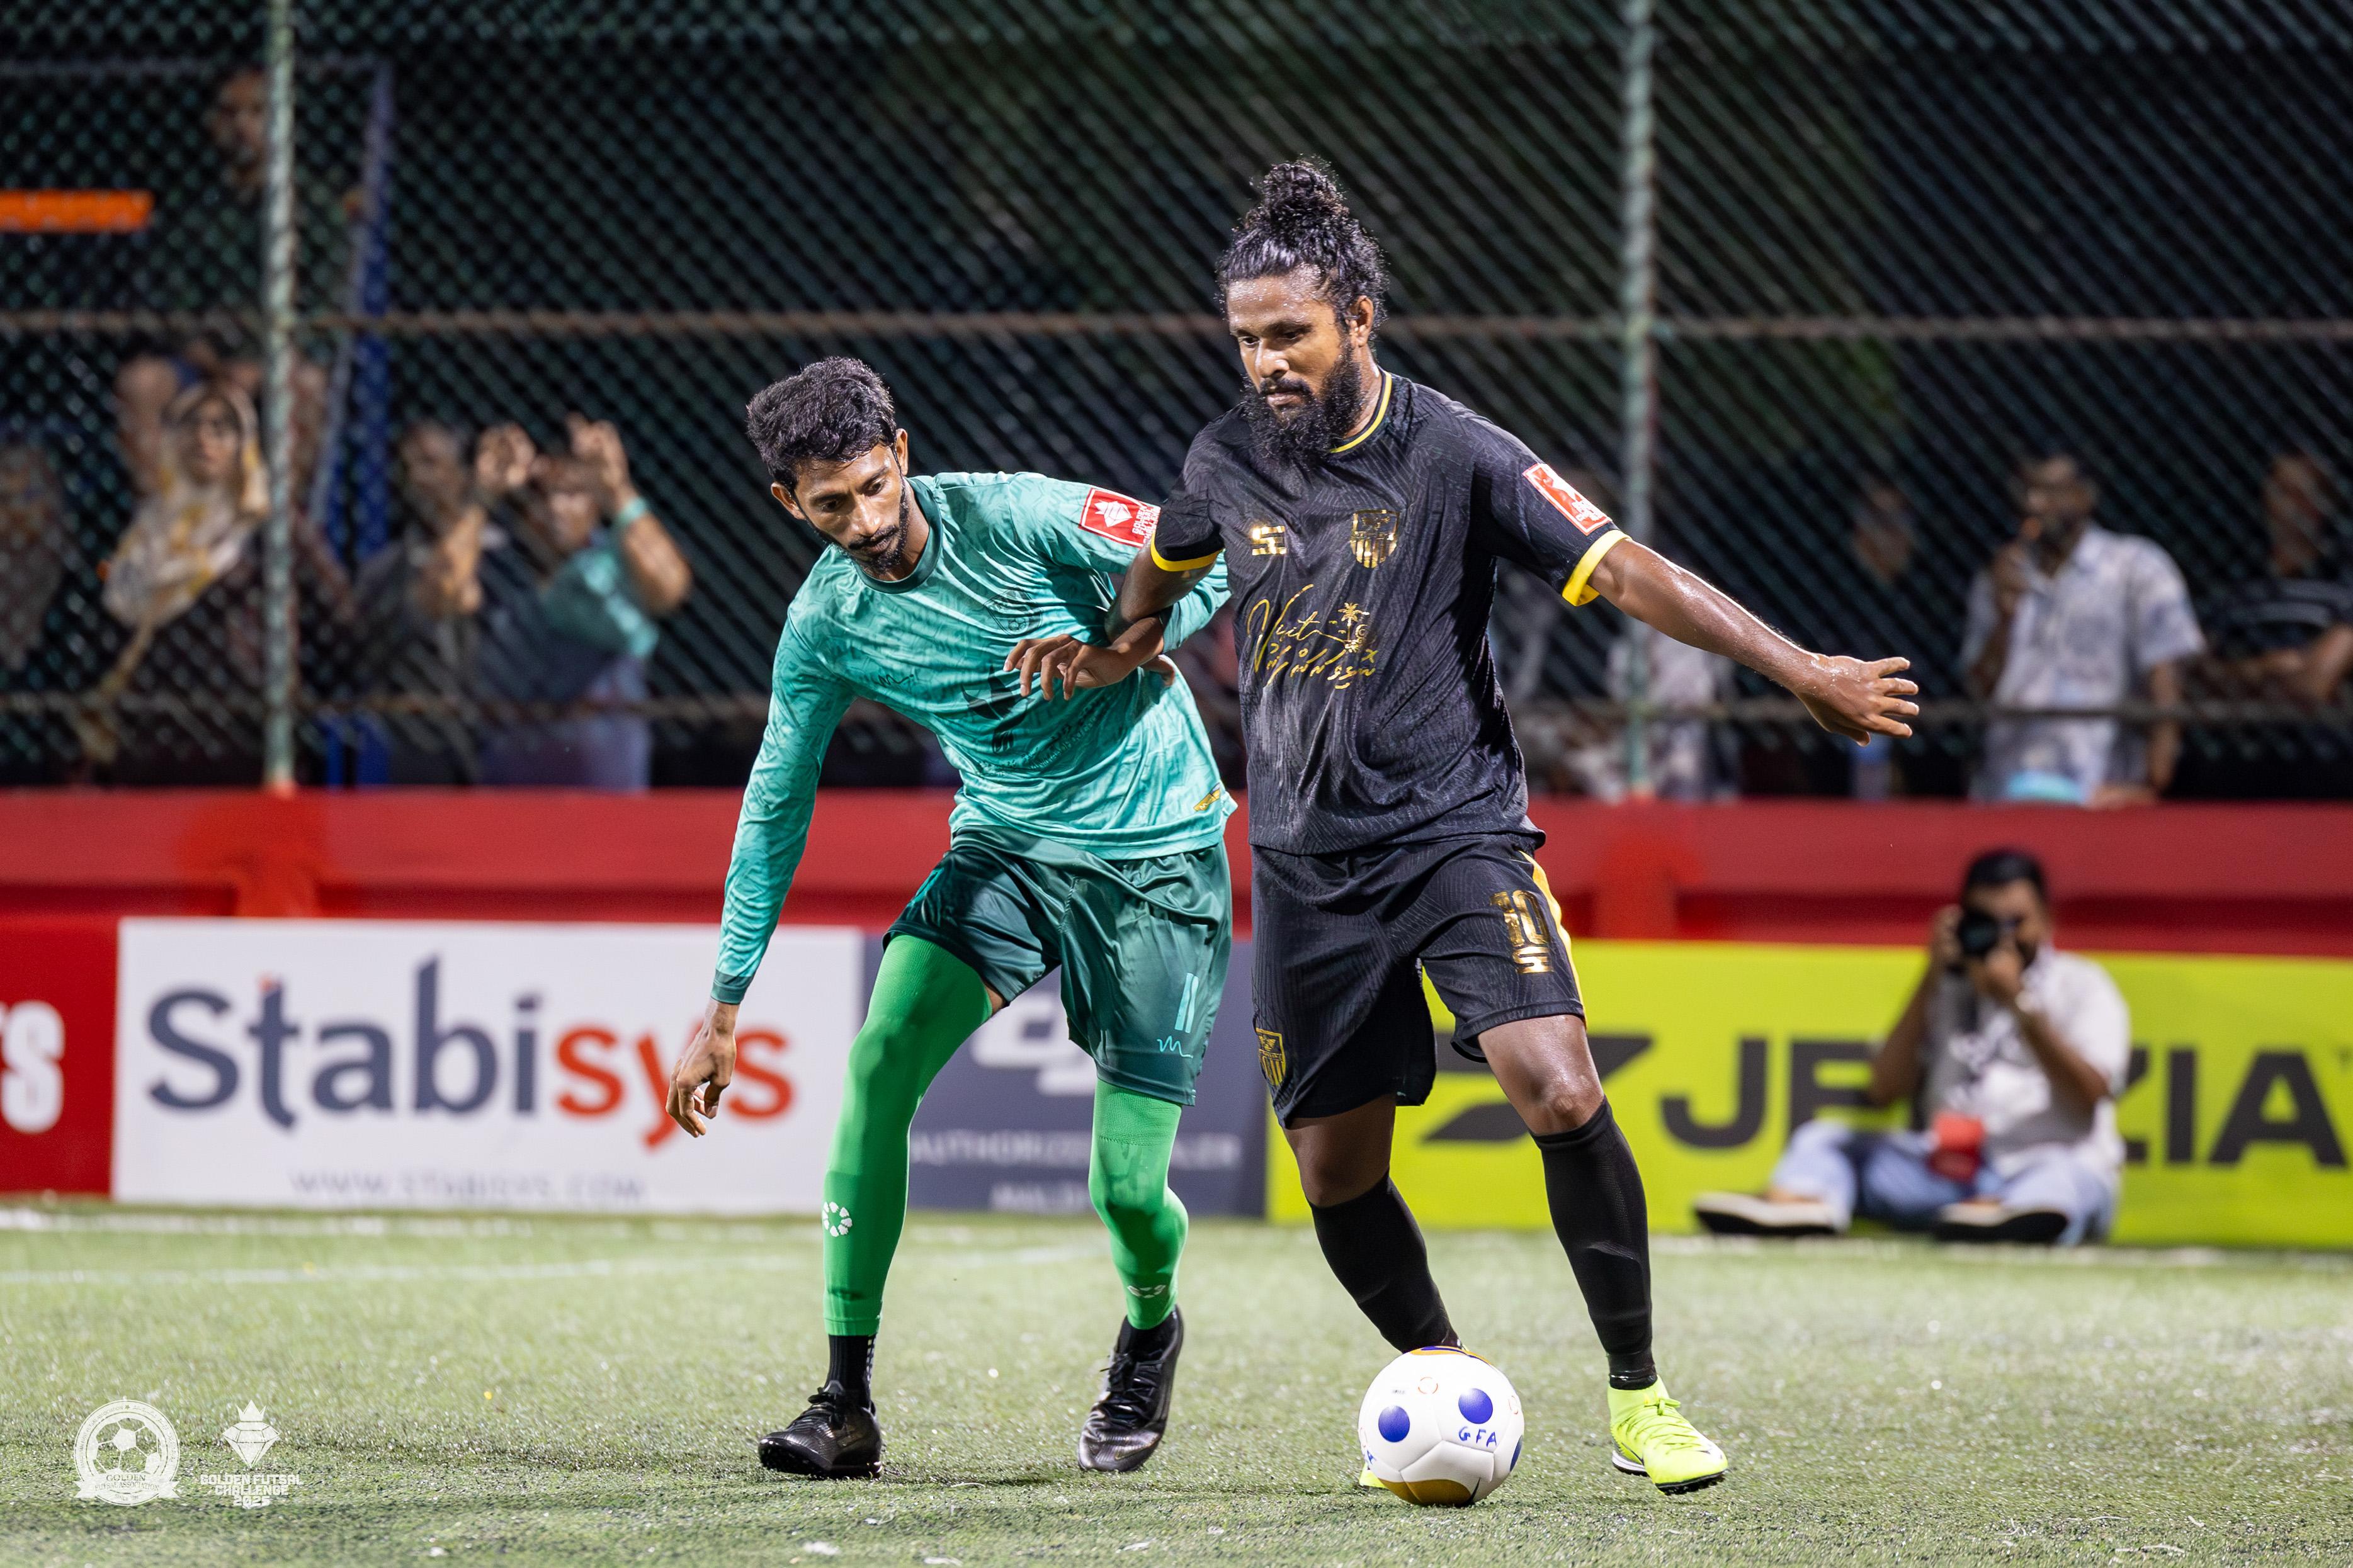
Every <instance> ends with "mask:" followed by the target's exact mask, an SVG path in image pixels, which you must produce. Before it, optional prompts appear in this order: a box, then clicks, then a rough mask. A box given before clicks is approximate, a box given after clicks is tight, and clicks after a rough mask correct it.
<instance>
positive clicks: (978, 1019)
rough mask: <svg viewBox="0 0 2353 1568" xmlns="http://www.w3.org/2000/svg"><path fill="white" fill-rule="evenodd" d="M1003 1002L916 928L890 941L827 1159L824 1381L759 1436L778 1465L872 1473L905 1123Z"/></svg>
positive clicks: (825, 1472) (902, 1207)
mask: <svg viewBox="0 0 2353 1568" xmlns="http://www.w3.org/2000/svg"><path fill="white" fill-rule="evenodd" d="M995 1002H996V999H995V998H994V997H992V996H991V994H990V993H989V989H988V987H987V985H986V984H984V983H983V982H982V980H981V978H980V976H979V975H978V974H977V973H975V972H974V971H973V969H972V966H971V965H969V964H967V963H965V962H964V961H963V960H962V959H960V958H957V957H955V955H954V954H952V953H949V952H945V951H944V950H943V949H941V948H939V947H937V946H934V944H933V943H931V942H925V941H923V939H922V938H920V937H913V936H906V935H900V936H896V937H894V938H892V940H891V942H890V943H889V945H887V946H886V947H885V948H884V949H883V950H882V963H881V970H880V971H879V973H877V974H876V975H875V979H874V994H873V997H872V999H871V1002H870V1003H869V1004H868V1006H867V1013H866V1023H865V1025H864V1026H862V1027H861V1028H860V1030H859V1031H858V1036H857V1037H856V1039H854V1040H853V1041H852V1042H851V1043H850V1047H849V1071H848V1073H847V1074H846V1075H845V1077H844V1079H843V1083H842V1096H841V1114H840V1116H839V1119H838V1120H837V1121H835V1122H834V1129H833V1153H832V1156H831V1158H830V1159H829V1160H828V1163H827V1167H826V1174H825V1207H824V1210H823V1214H822V1219H823V1226H824V1231H825V1237H824V1243H823V1246H824V1255H825V1317H826V1323H825V1327H826V1337H827V1345H828V1366H827V1370H826V1381H825V1385H824V1386H823V1387H822V1388H821V1389H819V1390H818V1394H816V1395H815V1397H814V1398H812V1399H811V1401H810V1403H809V1408H808V1409H807V1411H805V1412H804V1413H803V1414H802V1415H801V1416H800V1418H799V1419H797V1420H796V1421H794V1422H793V1423H792V1425H791V1426H787V1427H786V1428H785V1429H784V1430H783V1431H781V1432H776V1433H772V1434H770V1436H768V1437H766V1438H765V1439H764V1440H763V1441H762V1442H761V1444H760V1462H761V1463H762V1464H764V1465H765V1466H767V1467H768V1468H770V1469H776V1470H786V1471H789V1472H791V1473H793V1474H797V1475H810V1476H826V1477H833V1476H853V1475H871V1474H873V1473H874V1471H875V1469H876V1468H878V1467H879V1466H880V1464H881V1457H882V1436H881V1428H880V1426H879V1425H878V1423H877V1422H876V1421H875V1418H874V1414H873V1411H874V1400H873V1391H872V1387H871V1383H872V1374H873V1362H874V1336H875V1334H876V1333H877V1332H878V1331H880V1329H881V1321H882V1287H883V1283H884V1281H885V1280H886V1279H887V1278H888V1277H889V1275H890V1272H891V1259H892V1255H893V1254H894V1253H895V1252H896V1251H897V1250H898V1246H899V1237H900V1233H901V1231H902V1229H903V1228H904V1226H905V1224H906V1218H907V1154H908V1132H909V1129H910V1128H911V1127H912V1126H913V1122H914V1120H915V1107H916V1106H917V1105H918V1104H919V1103H921V1101H922V1100H923V1091H924V1090H925V1089H929V1088H930V1087H931V1083H932V1079H934V1078H936V1077H938V1076H939V1071H940V1068H943V1067H944V1066H946V1065H947V1060H948V1058H950V1057H952V1056H954V1055H955V1052H956V1048H957V1047H959V1046H961V1045H963V1044H964V1042H965V1038H966V1037H969V1036H970V1035H971V1034H972V1032H973V1031H974V1030H975V1029H976V1028H978V1027H979V1026H981V1024H982V1023H983V1022H985V1021H986V1020H987V1017H988V1015H989V1012H990V1010H991V1008H992V1007H993V1005H995Z"/></svg>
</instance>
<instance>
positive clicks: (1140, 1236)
mask: <svg viewBox="0 0 2353 1568" xmlns="http://www.w3.org/2000/svg"><path fill="white" fill-rule="evenodd" d="M1181 1110H1182V1108H1181V1107H1179V1106H1177V1105H1176V1104H1175V1103H1174V1102H1172V1101H1169V1100H1158V1099H1155V1098H1154V1097H1152V1096H1151V1095H1148V1094H1138V1093H1136V1092H1135V1091H1134V1090H1133V1089H1121V1088H1119V1087H1118V1086H1117V1085H1115V1084H1113V1083H1110V1082H1107V1081H1105V1080H1103V1079H1097V1080H1096V1082H1095V1128H1094V1147H1093V1149H1092V1151H1091V1152H1090V1154H1089V1156H1088V1161H1087V1195H1088V1196H1089V1197H1090V1198H1092V1200H1093V1201H1094V1205H1095V1213H1096V1214H1098V1215H1102V1216H1103V1228H1104V1229H1105V1230H1107V1231H1109V1232H1110V1233H1111V1260H1112V1267H1113V1268H1114V1269H1115V1270H1116V1271H1117V1272H1118V1274H1119V1281H1120V1287H1121V1289H1122V1290H1123V1291H1124V1293H1125V1296H1126V1303H1127V1310H1126V1314H1125V1316H1124V1318H1123V1319H1122V1321H1121V1322H1120V1326H1119V1333H1118V1336H1117V1337H1116V1338H1115V1339H1114V1340H1113V1342H1112V1352H1111V1363H1110V1365H1109V1366H1108V1367H1107V1368H1106V1369H1105V1372H1104V1377H1103V1393H1102V1394H1101V1396H1100V1397H1098V1398H1097V1399H1096V1401H1095V1403H1094V1405H1093V1407H1092V1409H1090V1410H1089V1411H1088V1412H1087V1416H1086V1420H1085V1421H1084V1422H1083V1423H1082V1424H1081V1426H1080V1427H1079V1462H1080V1463H1081V1464H1082V1465H1084V1466H1086V1467H1087V1468H1089V1469H1095V1470H1133V1469H1136V1468H1141V1467H1142V1466H1143V1465H1144V1464H1145V1461H1147V1460H1149V1459H1150V1458H1152V1456H1153V1455H1154V1454H1155V1452H1157V1451H1158V1449H1159V1447H1160V1440H1161V1438H1162V1437H1164V1436H1166V1434H1167V1431H1168V1416H1169V1412H1170V1411H1171V1410H1172V1409H1173V1408H1174V1406H1175V1402H1176V1361H1177V1357H1178V1356H1179V1355H1180V1354H1181V1353H1182V1352H1183V1351H1184V1348H1185V1314H1184V1313H1183V1312H1181V1311H1180V1310H1177V1306H1176V1266H1177V1264H1178V1262H1179V1261H1180V1260H1181V1259H1182V1258H1184V1255H1185V1237H1186V1233H1187V1229H1188V1226H1189V1222H1188V1218H1187V1215H1186V1213H1185V1205H1184V1201H1183V1200H1182V1199H1180V1198H1178V1197H1177V1195H1176V1193H1175V1192H1174V1191H1172V1190H1171V1189H1170V1187H1169V1185H1168V1162H1169V1156H1170V1155H1171V1153H1173V1152H1175V1149H1176V1121H1177V1117H1178V1115H1179V1114H1180V1113H1181Z"/></svg>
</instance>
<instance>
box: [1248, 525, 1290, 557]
mask: <svg viewBox="0 0 2353 1568" xmlns="http://www.w3.org/2000/svg"><path fill="white" fill-rule="evenodd" d="M1250 553H1251V554H1252V555H1288V554H1290V553H1291V531H1290V530H1289V529H1287V528H1285V527H1283V526H1282V524H1281V523H1279V522H1253V523H1251V524H1250Z"/></svg>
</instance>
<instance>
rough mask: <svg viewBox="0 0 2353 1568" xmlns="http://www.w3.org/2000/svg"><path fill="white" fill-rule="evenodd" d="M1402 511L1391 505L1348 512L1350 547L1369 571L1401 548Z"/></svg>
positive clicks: (1357, 562)
mask: <svg viewBox="0 0 2353 1568" xmlns="http://www.w3.org/2000/svg"><path fill="white" fill-rule="evenodd" d="M1397 535H1398V515H1397V513H1395V512H1393V511H1391V510H1388V508H1387V507H1377V508H1374V509H1372V510H1368V511H1358V512H1351V513H1349V515H1348V550H1349V552H1350V553H1352V554H1354V555H1355V556H1356V564H1357V565H1359V566H1362V567H1364V568H1365V569H1366V571H1370V570H1371V569H1372V568H1374V567H1376V566H1378V565H1379V564H1380V563H1382V562H1384V561H1387V560H1388V558H1389V555H1390V553H1391V552H1393V551H1395V550H1396V549H1397Z"/></svg>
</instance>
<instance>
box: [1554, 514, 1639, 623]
mask: <svg viewBox="0 0 2353 1568" xmlns="http://www.w3.org/2000/svg"><path fill="white" fill-rule="evenodd" d="M1625 542H1626V536H1625V535H1624V534H1623V533H1620V531H1618V530H1616V529H1614V528H1613V529H1611V530H1609V531H1608V532H1607V533H1604V534H1603V535H1602V536H1601V537H1600V538H1599V539H1597V540H1595V541H1594V542H1592V543H1591V544H1590V545H1588V546H1587V547H1586V551H1585V553H1584V554H1583V555H1582V556H1580V557H1579V558H1578V559H1577V570H1576V571H1574V572H1571V573H1570V574H1568V586H1567V587H1566V588H1563V589H1562V590H1561V591H1560V596H1561V597H1562V598H1564V599H1567V601H1568V602H1569V603H1570V604H1572V605H1589V604H1591V603H1593V601H1594V599H1595V597H1596V595H1595V594H1594V592H1593V589H1592V587H1591V586H1590V584H1591V580H1592V577H1593V569H1594V568H1595V567H1596V566H1599V565H1600V564H1601V558H1602V557H1603V556H1605V555H1607V554H1609V552H1611V551H1613V550H1615V549H1617V548H1618V547H1619V546H1620V545H1621V544H1623V543H1625Z"/></svg>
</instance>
